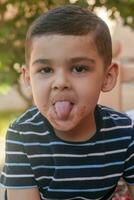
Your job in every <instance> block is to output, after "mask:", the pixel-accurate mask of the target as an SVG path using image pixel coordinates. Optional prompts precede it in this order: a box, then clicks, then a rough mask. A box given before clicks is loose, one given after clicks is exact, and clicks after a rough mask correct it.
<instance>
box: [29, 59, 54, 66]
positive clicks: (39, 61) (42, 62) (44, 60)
mask: <svg viewBox="0 0 134 200" xmlns="http://www.w3.org/2000/svg"><path fill="white" fill-rule="evenodd" d="M50 61H51V60H50V59H45V58H39V59H37V60H35V61H34V62H33V63H32V65H35V64H48V63H50Z"/></svg>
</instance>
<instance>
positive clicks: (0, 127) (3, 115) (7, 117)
mask: <svg viewBox="0 0 134 200" xmlns="http://www.w3.org/2000/svg"><path fill="white" fill-rule="evenodd" d="M20 113H22V111H16V112H0V137H2V136H5V134H6V131H7V128H8V126H9V124H10V123H11V122H13V121H14V120H15V119H16V118H17V116H19V115H20Z"/></svg>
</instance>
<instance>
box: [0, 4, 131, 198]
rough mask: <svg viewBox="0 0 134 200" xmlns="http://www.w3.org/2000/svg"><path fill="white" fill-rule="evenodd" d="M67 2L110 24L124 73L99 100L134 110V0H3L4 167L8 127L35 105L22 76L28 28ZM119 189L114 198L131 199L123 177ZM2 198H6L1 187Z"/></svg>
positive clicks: (0, 95)
mask: <svg viewBox="0 0 134 200" xmlns="http://www.w3.org/2000/svg"><path fill="white" fill-rule="evenodd" d="M64 4H78V5H81V6H82V7H86V8H88V9H90V10H93V11H95V12H96V14H97V15H99V16H100V17H101V18H102V19H103V20H104V21H105V22H106V23H107V24H108V26H109V29H110V32H111V35H112V42H113V60H114V61H116V62H118V63H119V67H120V73H119V77H118V83H117V86H116V87H115V88H114V90H113V91H111V92H109V93H104V94H103V93H102V94H101V97H100V99H99V103H100V104H103V105H106V106H110V107H113V108H115V109H117V110H119V111H123V112H127V111H131V112H132V113H133V112H134V0H118V1H115V0H31V1H30V0H29V1H27V0H0V171H1V170H2V167H3V163H4V148H5V145H4V143H5V135H6V130H7V127H8V125H9V123H10V122H12V121H13V120H14V119H15V118H16V117H17V116H18V115H20V114H21V113H22V112H24V111H25V110H26V109H27V108H28V107H30V106H31V105H32V96H31V94H30V93H29V91H28V89H27V88H26V87H25V85H24V83H23V80H22V78H21V67H22V66H23V65H25V59H24V44H25V36H26V32H27V29H28V27H29V25H30V24H31V22H32V21H33V20H34V19H35V18H36V17H37V16H39V15H40V14H41V13H42V12H46V11H48V10H49V9H52V8H54V7H57V6H59V5H64ZM121 188H122V189H121ZM117 190H118V191H117V193H116V194H115V197H114V198H113V199H114V200H125V199H126V200H129V199H130V197H129V196H128V192H127V188H126V186H124V183H122V181H121V182H120V183H119V187H118V189H117ZM0 200H3V189H2V188H1V187H0Z"/></svg>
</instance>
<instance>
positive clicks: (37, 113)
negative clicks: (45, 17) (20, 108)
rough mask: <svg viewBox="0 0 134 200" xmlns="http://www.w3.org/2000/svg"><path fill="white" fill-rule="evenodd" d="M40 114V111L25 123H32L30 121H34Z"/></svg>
mask: <svg viewBox="0 0 134 200" xmlns="http://www.w3.org/2000/svg"><path fill="white" fill-rule="evenodd" d="M39 113H40V112H39V111H38V112H37V113H36V114H35V115H33V116H32V117H31V118H29V119H27V120H26V121H25V122H30V121H32V120H33V119H35V118H36V117H37V116H38V114H39Z"/></svg>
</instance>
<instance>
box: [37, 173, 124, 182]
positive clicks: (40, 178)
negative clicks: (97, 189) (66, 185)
mask: <svg viewBox="0 0 134 200" xmlns="http://www.w3.org/2000/svg"><path fill="white" fill-rule="evenodd" d="M121 175H122V173H116V174H110V175H106V176H96V177H74V178H58V179H56V178H54V177H52V176H40V177H38V178H36V180H42V179H52V180H53V181H55V182H60V181H85V180H87V181H90V180H101V179H108V178H113V177H119V176H121Z"/></svg>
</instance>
